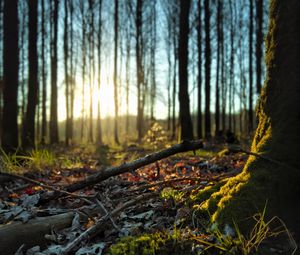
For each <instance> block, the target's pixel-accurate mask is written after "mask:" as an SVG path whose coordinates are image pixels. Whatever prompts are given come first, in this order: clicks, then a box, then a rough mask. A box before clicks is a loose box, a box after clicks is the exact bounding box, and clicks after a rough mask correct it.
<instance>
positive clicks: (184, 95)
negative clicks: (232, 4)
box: [178, 0, 193, 140]
mask: <svg viewBox="0 0 300 255" xmlns="http://www.w3.org/2000/svg"><path fill="white" fill-rule="evenodd" d="M190 6H191V1H190V0H181V1H180V23H179V29H180V30H179V44H178V45H179V48H178V57H179V112H180V113H179V117H180V126H181V137H180V139H181V140H188V139H193V124H192V118H191V114H190V99H189V94H188V34H189V12H190Z"/></svg>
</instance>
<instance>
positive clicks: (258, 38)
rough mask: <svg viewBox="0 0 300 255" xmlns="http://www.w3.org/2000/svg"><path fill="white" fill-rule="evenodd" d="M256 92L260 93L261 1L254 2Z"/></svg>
mask: <svg viewBox="0 0 300 255" xmlns="http://www.w3.org/2000/svg"><path fill="white" fill-rule="evenodd" d="M256 22H257V30H256V92H257V93H258V94H259V93H260V91H261V66H262V65H261V59H262V45H263V30H262V29H263V28H262V26H263V0H256Z"/></svg>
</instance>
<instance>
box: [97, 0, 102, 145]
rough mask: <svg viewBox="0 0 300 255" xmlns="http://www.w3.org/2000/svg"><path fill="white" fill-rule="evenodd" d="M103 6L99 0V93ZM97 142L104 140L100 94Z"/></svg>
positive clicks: (99, 83) (99, 86)
mask: <svg viewBox="0 0 300 255" xmlns="http://www.w3.org/2000/svg"><path fill="white" fill-rule="evenodd" d="M102 6H103V0H99V17H98V29H99V32H98V37H97V40H98V93H100V89H101V66H102V63H101V57H102ZM97 143H98V144H99V145H101V144H102V143H103V141H102V123H101V102H100V95H99V97H98V109H97Z"/></svg>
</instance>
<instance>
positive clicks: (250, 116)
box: [248, 0, 253, 135]
mask: <svg viewBox="0 0 300 255" xmlns="http://www.w3.org/2000/svg"><path fill="white" fill-rule="evenodd" d="M249 12H250V13H249V22H250V23H249V112H248V133H249V134H250V135H251V134H252V132H253V73H252V72H253V66H252V65H253V56H252V54H253V48H252V47H253V0H250V6H249Z"/></svg>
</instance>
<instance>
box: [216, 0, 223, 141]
mask: <svg viewBox="0 0 300 255" xmlns="http://www.w3.org/2000/svg"><path fill="white" fill-rule="evenodd" d="M222 8H223V7H222V3H221V1H220V0H218V5H217V69H216V91H215V93H216V112H215V119H216V121H215V122H216V129H215V135H216V136H217V135H218V134H219V131H220V85H219V83H220V71H219V70H220V51H221V15H222Z"/></svg>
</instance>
